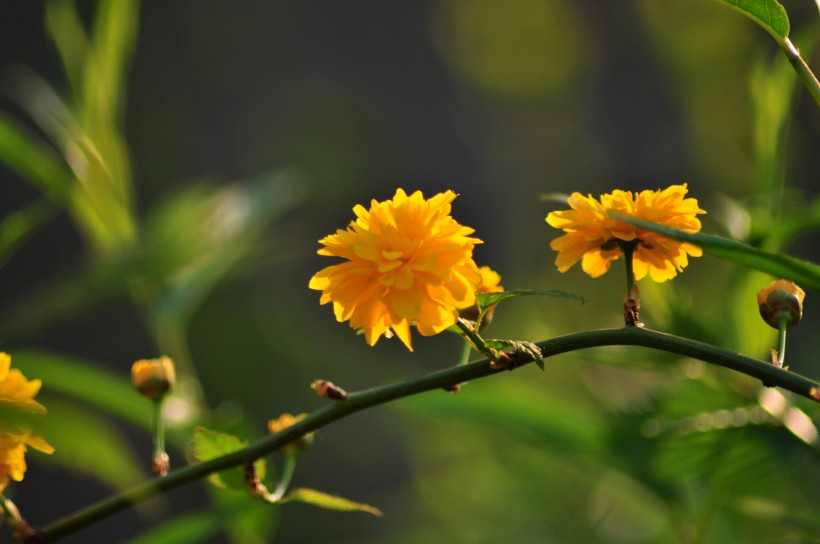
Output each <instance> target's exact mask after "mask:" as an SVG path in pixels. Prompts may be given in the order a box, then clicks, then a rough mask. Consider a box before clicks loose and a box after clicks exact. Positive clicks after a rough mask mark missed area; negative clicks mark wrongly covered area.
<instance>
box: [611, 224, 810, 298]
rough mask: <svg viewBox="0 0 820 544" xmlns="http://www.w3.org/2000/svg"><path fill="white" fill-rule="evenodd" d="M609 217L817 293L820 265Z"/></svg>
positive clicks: (712, 237) (723, 240)
mask: <svg viewBox="0 0 820 544" xmlns="http://www.w3.org/2000/svg"><path fill="white" fill-rule="evenodd" d="M610 215H611V216H612V217H615V218H616V219H618V220H619V221H623V222H625V223H629V224H630V225H634V226H636V227H640V228H642V229H646V230H650V231H652V232H657V233H658V234H662V235H663V236H666V237H667V238H672V239H673V240H679V241H681V242H688V243H690V244H694V245H696V246H698V247H700V248H702V249H703V251H704V252H706V253H708V254H710V255H712V256H714V257H718V258H721V259H724V260H727V261H731V262H734V263H735V264H739V265H742V266H745V267H747V268H752V269H754V270H759V271H761V272H766V273H767V274H771V275H773V276H775V277H779V278H785V279H789V280H792V281H794V282H796V283H798V284H800V285H801V286H802V287H803V288H809V289H812V290H815V291H820V266H818V265H816V264H814V263H811V262H809V261H803V260H800V259H796V258H794V257H790V256H788V255H780V254H776V253H769V252H766V251H761V250H759V249H757V248H754V247H752V246H750V245H748V244H744V243H743V242H739V241H738V240H733V239H731V238H724V237H722V236H717V235H714V234H703V233H689V232H682V231H679V230H677V229H671V228H669V227H665V226H663V225H659V224H657V223H653V222H651V221H644V220H642V219H635V218H633V217H626V216H624V215H621V214H618V213H612V212H610Z"/></svg>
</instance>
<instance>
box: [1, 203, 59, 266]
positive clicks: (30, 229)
mask: <svg viewBox="0 0 820 544" xmlns="http://www.w3.org/2000/svg"><path fill="white" fill-rule="evenodd" d="M52 215H54V206H53V205H52V204H51V203H50V202H46V201H39V202H35V203H34V204H30V205H28V206H26V207H25V208H22V209H19V210H16V211H14V212H12V213H10V214H9V215H7V216H6V217H4V218H3V220H2V221H0V266H2V265H3V264H4V263H5V262H6V261H7V260H8V259H9V257H11V256H12V254H14V252H15V251H17V249H18V248H19V247H20V246H22V245H23V244H24V243H25V241H26V240H27V239H28V238H29V237H30V236H31V235H32V234H33V233H34V231H36V230H37V229H38V228H40V227H41V226H43V224H44V223H45V222H46V221H48V219H50V218H51V216H52Z"/></svg>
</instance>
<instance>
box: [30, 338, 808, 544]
mask: <svg viewBox="0 0 820 544" xmlns="http://www.w3.org/2000/svg"><path fill="white" fill-rule="evenodd" d="M537 345H538V347H539V348H540V349H541V352H542V354H543V356H544V358H547V357H552V356H554V355H559V354H561V353H567V352H570V351H576V350H580V349H586V348H592V347H601V346H615V345H633V346H644V347H648V348H653V349H656V350H659V351H666V352H670V353H676V354H679V355H685V356H688V357H692V358H695V359H700V360H701V361H704V362H707V363H711V364H715V365H718V366H723V367H726V368H730V369H732V370H736V371H738V372H740V373H743V374H746V375H748V376H751V377H753V378H757V379H759V380H761V381H762V382H763V383H764V384H766V385H768V386H778V387H782V388H783V389H787V390H789V391H791V392H793V393H795V394H797V395H800V396H803V397H806V398H809V399H812V400H815V401H818V402H820V383H818V382H816V381H814V380H811V379H809V378H805V377H803V376H800V375H799V374H795V373H794V372H789V371H786V370H783V369H780V368H777V367H775V366H773V365H771V364H769V363H764V362H762V361H758V360H756V359H752V358H750V357H746V356H744V355H739V354H737V353H733V352H731V351H728V350H725V349H722V348H717V347H714V346H711V345H709V344H704V343H702V342H697V341H694V340H689V339H686V338H680V337H677V336H671V335H668V334H664V333H661V332H656V331H652V330H647V329H642V328H638V327H626V328H623V329H606V330H598V331H589V332H581V333H576V334H570V335H566V336H561V337H558V338H553V339H551V340H546V341H543V342H540V343H538V344H537ZM510 359H511V360H512V362H513V363H514V364H511V365H508V368H509V369H512V368H516V367H518V366H522V365H526V364H529V363H530V362H532V361H531V360H528V359H529V357H528V356H525V357H521V356H511V357H510ZM504 371H505V369H504V368H498V367H494V366H492V364H491V361H490V360H488V359H484V360H481V361H477V362H474V363H469V364H466V365H459V366H455V367H451V368H447V369H444V370H439V371H437V372H433V373H430V374H426V375H424V376H419V377H416V378H411V379H408V380H405V381H402V382H397V383H393V384H389V385H385V386H381V387H375V388H373V389H367V390H365V391H359V392H355V393H350V394H349V395H348V396H347V397H346V398H345V399H344V400H341V401H338V402H335V403H333V404H330V405H327V406H325V407H322V408H319V409H318V410H316V411H314V412H313V413H312V414H310V415H309V416H308V417H306V418H305V419H303V420H301V421H299V422H297V423H295V424H294V425H292V426H290V427H287V428H286V429H283V430H281V431H279V432H278V433H276V434H274V435H271V436H268V437H265V438H263V439H261V440H259V441H258V442H255V443H254V444H251V445H250V446H248V447H247V448H245V449H243V450H240V451H237V452H234V453H231V454H228V455H225V456H223V457H219V458H217V459H212V460H210V461H207V462H204V463H200V464H198V465H192V466H187V467H183V468H180V469H177V470H174V471H173V472H171V473H170V474H168V475H167V476H165V477H162V478H156V479H153V480H150V481H148V482H145V483H142V484H140V485H137V486H136V487H133V488H131V489H129V490H126V491H124V492H122V493H120V494H118V495H114V496H112V497H109V498H107V499H104V500H102V501H100V502H98V503H96V504H93V505H91V506H88V507H86V508H84V509H82V510H79V511H77V512H75V513H73V514H69V515H68V516H66V517H64V518H62V519H59V520H57V521H56V522H54V523H52V524H51V525H48V526H46V527H45V528H43V529H42V530H41V531H39V532H38V534H37V536H35V537H33V538H31V539H27V542H38V543H39V542H54V541H56V540H58V539H59V538H62V537H64V536H66V535H69V534H71V533H74V532H76V531H77V530H79V529H81V528H82V527H85V526H87V525H89V524H91V523H94V522H95V521H97V520H100V519H102V518H105V517H107V516H110V515H112V514H114V513H116V512H119V511H121V510H124V509H125V508H128V507H130V506H133V505H135V504H137V503H139V502H142V501H145V500H147V499H149V498H151V497H154V496H156V495H158V494H160V493H163V492H165V491H168V490H170V489H173V488H176V487H179V486H181V485H183V484H186V483H188V482H193V481H196V480H199V479H201V478H204V477H205V476H207V475H208V474H211V473H213V472H220V471H223V470H226V469H228V468H231V467H235V466H240V465H243V464H246V463H248V462H251V461H253V460H255V459H258V458H260V457H263V456H265V455H268V454H270V453H272V452H273V451H275V450H277V449H279V448H280V447H282V446H284V445H285V444H287V443H289V442H292V441H293V440H296V439H298V438H299V437H301V436H303V435H304V434H306V433H308V432H311V431H315V430H317V429H319V428H320V427H324V426H325V425H328V424H330V423H332V422H334V421H336V420H339V419H342V418H343V417H346V416H348V415H350V414H353V413H355V412H358V411H360V410H364V409H366V408H370V407H372V406H376V405H379V404H385V403H387V402H390V401H393V400H396V399H400V398H404V397H409V396H411V395H415V394H418V393H422V392H425V391H431V390H434V389H441V388H445V389H447V388H452V387H453V386H455V385H456V384H459V383H462V382H465V381H470V380H475V379H477V378H481V377H484V376H489V375H492V374H498V373H500V372H504Z"/></svg>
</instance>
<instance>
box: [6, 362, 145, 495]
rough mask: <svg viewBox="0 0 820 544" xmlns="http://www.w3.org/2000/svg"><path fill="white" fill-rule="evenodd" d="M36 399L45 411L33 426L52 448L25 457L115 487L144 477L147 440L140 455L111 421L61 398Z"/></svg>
mask: <svg viewBox="0 0 820 544" xmlns="http://www.w3.org/2000/svg"><path fill="white" fill-rule="evenodd" d="M15 366H16V365H15ZM38 400H40V401H42V403H43V404H44V405H45V406H46V408H47V409H48V414H46V415H45V416H43V417H42V418H40V421H38V422H37V426H36V430H37V432H38V433H40V435H41V436H42V437H43V438H45V439H46V441H48V442H49V443H50V444H51V445H52V446H54V449H55V451H54V453H53V454H51V455H44V454H41V453H40V452H37V451H34V452H32V453H31V455H30V456H27V461H29V462H31V463H43V464H51V463H54V464H58V465H60V466H63V467H66V468H68V469H70V470H73V471H77V472H80V473H82V474H83V475H85V476H87V477H90V478H94V479H96V480H98V481H101V482H103V483H105V484H107V485H109V486H111V487H112V488H114V489H125V488H127V487H130V486H132V485H135V484H136V483H137V482H139V481H140V480H143V479H144V478H145V477H146V474H145V470H143V467H145V468H147V467H148V466H149V465H150V458H151V446H150V444H149V443H148V442H147V441H146V442H145V444H144V446H143V448H142V451H141V452H140V454H141V456H142V458H140V457H139V456H137V454H136V453H135V451H134V447H133V446H132V445H131V444H130V443H129V442H128V440H127V439H126V438H125V436H123V435H122V434H121V433H120V432H119V431H118V430H117V429H116V427H115V426H114V425H113V424H112V422H111V421H109V420H106V419H105V418H103V417H100V416H99V415H97V414H96V413H94V412H91V411H89V410H86V409H84V408H81V407H79V406H77V405H76V404H75V403H72V402H67V401H65V400H63V399H58V398H55V397H50V396H47V395H40V396H38Z"/></svg>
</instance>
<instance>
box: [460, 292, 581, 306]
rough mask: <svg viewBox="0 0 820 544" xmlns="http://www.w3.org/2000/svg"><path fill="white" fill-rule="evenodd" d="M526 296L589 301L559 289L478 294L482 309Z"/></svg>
mask: <svg viewBox="0 0 820 544" xmlns="http://www.w3.org/2000/svg"><path fill="white" fill-rule="evenodd" d="M526 296H542V297H553V298H568V299H571V300H577V301H579V302H580V303H581V304H586V303H587V302H589V301H588V300H587V299H585V298H584V297H582V296H581V295H576V294H573V293H567V292H566V291H558V290H555V289H516V290H515V291H504V292H503V293H480V294H478V295H476V297H477V298H478V304H479V306H480V307H481V308H482V309H484V308H489V307H490V306H492V305H493V304H498V303H499V302H503V301H505V300H509V299H512V298H518V297H526Z"/></svg>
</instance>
